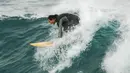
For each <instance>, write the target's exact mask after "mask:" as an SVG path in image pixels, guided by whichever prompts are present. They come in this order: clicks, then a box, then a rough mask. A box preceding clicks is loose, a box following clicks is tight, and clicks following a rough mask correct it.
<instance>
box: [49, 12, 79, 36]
mask: <svg viewBox="0 0 130 73" xmlns="http://www.w3.org/2000/svg"><path fill="white" fill-rule="evenodd" d="M48 21H49V23H50V24H55V23H57V26H58V29H59V30H58V31H59V32H58V37H59V38H61V37H62V36H63V31H65V32H68V31H71V30H72V29H74V26H76V25H78V24H79V17H78V16H77V15H74V14H69V13H63V14H60V15H57V14H55V15H49V16H48Z"/></svg>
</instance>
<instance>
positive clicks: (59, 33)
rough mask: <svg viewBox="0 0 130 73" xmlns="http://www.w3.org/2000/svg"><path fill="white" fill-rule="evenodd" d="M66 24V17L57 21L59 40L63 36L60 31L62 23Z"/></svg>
mask: <svg viewBox="0 0 130 73" xmlns="http://www.w3.org/2000/svg"><path fill="white" fill-rule="evenodd" d="M66 21H67V22H68V19H67V17H66V16H65V17H62V18H61V19H60V21H59V32H58V37H59V38H61V37H62V36H63V31H62V28H63V26H62V25H63V22H66Z"/></svg>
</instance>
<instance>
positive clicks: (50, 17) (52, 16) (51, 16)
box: [48, 14, 58, 19]
mask: <svg viewBox="0 0 130 73" xmlns="http://www.w3.org/2000/svg"><path fill="white" fill-rule="evenodd" d="M57 16H58V15H57V14H55V15H49V16H48V19H56V18H57Z"/></svg>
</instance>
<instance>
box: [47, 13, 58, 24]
mask: <svg viewBox="0 0 130 73" xmlns="http://www.w3.org/2000/svg"><path fill="white" fill-rule="evenodd" d="M57 16H58V15H57V14H55V15H49V16H48V21H49V23H50V24H55V23H56V19H57Z"/></svg>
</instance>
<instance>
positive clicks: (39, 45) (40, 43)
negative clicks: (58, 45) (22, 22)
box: [30, 42, 53, 47]
mask: <svg viewBox="0 0 130 73" xmlns="http://www.w3.org/2000/svg"><path fill="white" fill-rule="evenodd" d="M30 45H31V46H34V47H51V46H53V42H38V43H30Z"/></svg>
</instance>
